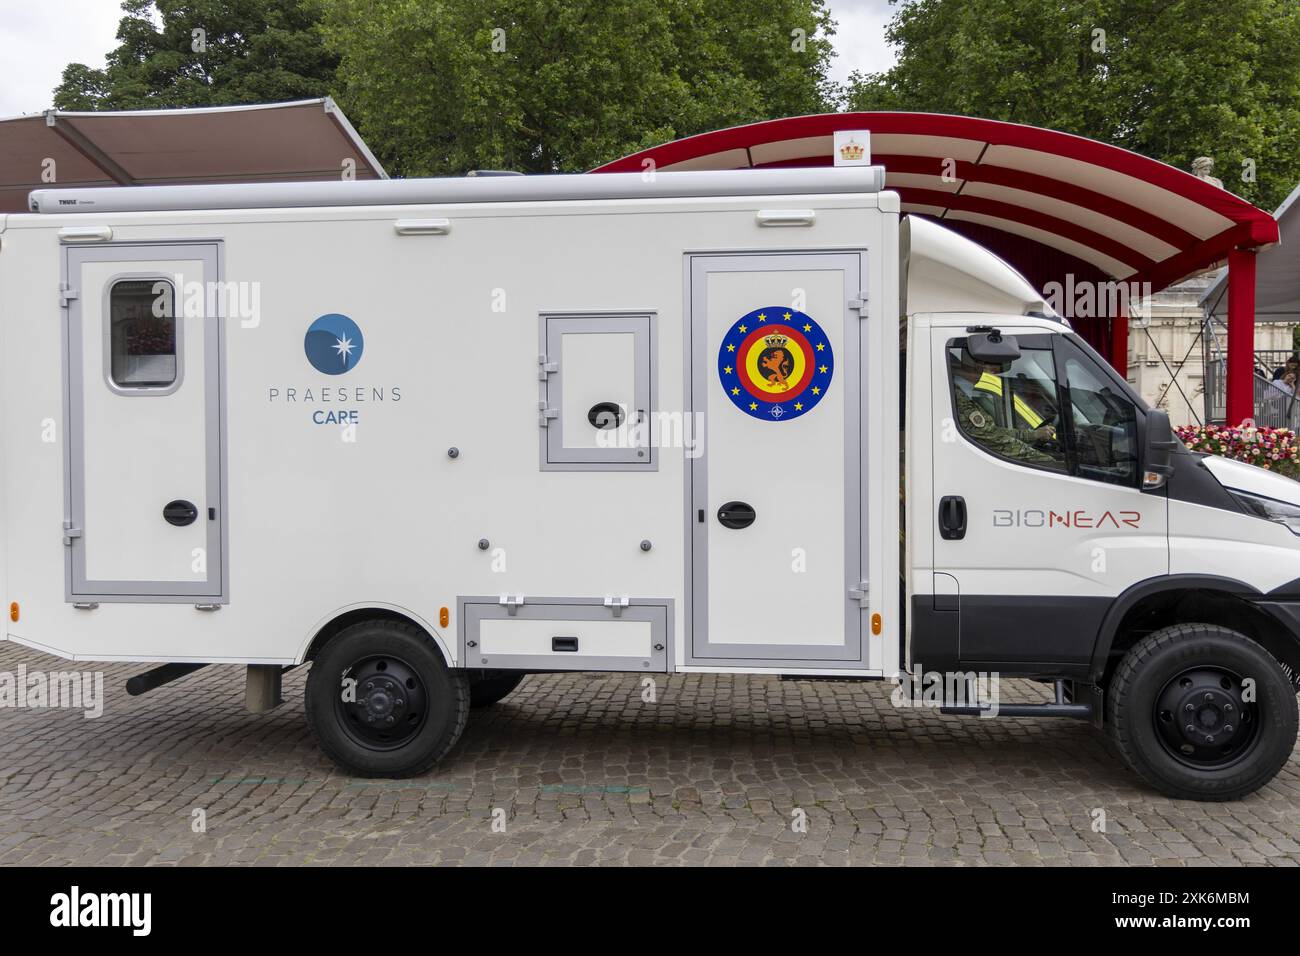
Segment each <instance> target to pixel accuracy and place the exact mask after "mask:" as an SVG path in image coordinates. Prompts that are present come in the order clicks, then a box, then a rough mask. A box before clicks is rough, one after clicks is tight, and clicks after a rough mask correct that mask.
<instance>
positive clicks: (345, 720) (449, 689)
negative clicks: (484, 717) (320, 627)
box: [306, 621, 469, 777]
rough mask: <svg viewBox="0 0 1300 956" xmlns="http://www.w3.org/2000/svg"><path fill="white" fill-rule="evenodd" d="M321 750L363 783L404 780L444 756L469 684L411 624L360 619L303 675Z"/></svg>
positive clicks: (456, 734)
mask: <svg viewBox="0 0 1300 956" xmlns="http://www.w3.org/2000/svg"><path fill="white" fill-rule="evenodd" d="M306 705H307V722H308V724H309V725H310V726H311V729H312V732H313V733H314V734H315V735H316V740H317V742H318V743H319V744H320V746H321V749H322V750H324V751H325V753H326V754H327V755H328V756H329V757H330V759H332V760H333V761H334V762H335V763H336V764H338V765H339V766H340V767H342V768H343V769H344V770H346V771H348V772H349V773H352V774H356V775H357V776H360V777H409V776H414V775H415V774H419V773H423V772H425V771H426V770H428V769H430V768H431V767H432V766H433V765H434V764H436V763H437V762H438V761H439V760H441V759H442V758H443V757H444V756H446V754H447V752H448V751H449V750H451V748H452V747H453V746H454V745H455V743H456V741H457V740H458V739H459V738H460V734H461V731H463V730H464V729H465V722H466V719H467V718H468V716H469V682H468V681H467V680H466V678H465V676H464V675H463V674H460V673H453V672H452V671H450V670H448V668H447V665H446V663H445V662H444V661H443V659H442V657H441V655H440V654H439V653H438V651H437V650H436V649H435V648H434V646H433V644H432V642H431V641H430V640H429V638H428V637H427V636H426V635H425V634H424V633H423V632H422V631H420V630H419V629H418V628H416V627H415V626H414V625H412V624H405V623H401V622H396V621H363V622H361V623H359V624H354V625H352V626H351V627H348V628H345V629H344V630H342V631H340V632H339V633H338V634H337V635H335V637H333V638H332V639H331V640H330V641H329V643H327V644H326V645H325V646H324V648H322V649H321V651H320V653H319V654H317V656H316V660H315V661H314V662H313V663H312V667H311V673H310V674H308V676H307V694H306Z"/></svg>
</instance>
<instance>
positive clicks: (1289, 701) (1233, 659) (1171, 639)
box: [1106, 624, 1297, 800]
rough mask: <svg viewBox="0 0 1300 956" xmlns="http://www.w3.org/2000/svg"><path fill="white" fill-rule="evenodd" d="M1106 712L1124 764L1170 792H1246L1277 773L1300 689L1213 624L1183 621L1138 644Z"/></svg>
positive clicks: (1222, 795) (1261, 652)
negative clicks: (1249, 683) (1250, 684)
mask: <svg viewBox="0 0 1300 956" xmlns="http://www.w3.org/2000/svg"><path fill="white" fill-rule="evenodd" d="M1247 679H1252V680H1253V681H1254V694H1253V697H1254V700H1253V701H1252V700H1251V699H1250V697H1251V695H1250V694H1248V693H1243V689H1242V688H1243V683H1244V682H1245V681H1246V680H1247ZM1106 711H1107V713H1106V717H1107V724H1108V730H1109V733H1110V737H1111V740H1112V742H1113V743H1114V745H1115V747H1116V749H1117V750H1118V751H1119V754H1120V756H1121V757H1122V758H1123V759H1124V761H1125V763H1127V764H1128V765H1129V767H1131V768H1132V769H1133V770H1134V771H1135V772H1136V773H1137V774H1138V775H1139V776H1141V777H1142V779H1144V780H1146V781H1147V782H1148V783H1149V784H1151V785H1152V786H1153V787H1155V788H1156V789H1158V790H1160V791H1161V792H1163V793H1166V794H1168V795H1169V796H1171V797H1179V798H1184V799H1189V800H1233V799H1236V798H1237V797H1241V796H1244V795H1246V794H1248V793H1251V792H1253V791H1255V790H1257V789H1259V788H1260V787H1262V786H1263V785H1264V784H1266V783H1268V782H1269V781H1270V780H1271V779H1273V776H1274V775H1275V774H1276V773H1277V772H1278V771H1279V770H1280V769H1281V768H1282V766H1283V765H1284V764H1285V763H1286V762H1287V760H1288V759H1289V758H1290V756H1291V751H1292V750H1293V749H1294V748H1295V744H1296V725H1297V716H1296V697H1295V689H1294V687H1293V686H1292V684H1291V681H1290V680H1289V679H1288V677H1287V675H1286V673H1285V672H1284V671H1283V669H1282V666H1281V665H1280V664H1279V663H1278V662H1277V660H1276V659H1275V658H1274V657H1273V656H1272V655H1271V654H1269V652H1268V651H1266V650H1265V649H1264V648H1263V647H1261V646H1260V645H1258V644H1256V643H1255V642H1254V641H1252V640H1250V639H1249V638H1247V637H1245V636H1243V635H1241V634H1238V633H1237V632H1236V631H1232V630H1229V629H1228V628H1226V627H1220V626H1218V625H1214V624H1176V625H1174V626H1173V627H1166V628H1164V629H1162V630H1159V631H1156V632H1155V633H1153V634H1149V635H1147V636H1146V637H1144V638H1143V639H1142V640H1140V641H1139V642H1138V643H1137V644H1135V645H1134V646H1133V647H1132V648H1131V649H1130V650H1129V652H1128V653H1127V654H1126V655H1125V656H1124V659H1123V660H1122V661H1121V662H1120V665H1119V667H1118V668H1117V669H1116V671H1115V675H1114V677H1113V678H1112V680H1111V682H1110V687H1109V689H1108V691H1107V701H1106ZM1234 715H1235V716H1234Z"/></svg>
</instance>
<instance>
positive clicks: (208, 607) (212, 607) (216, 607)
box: [194, 604, 221, 611]
mask: <svg viewBox="0 0 1300 956" xmlns="http://www.w3.org/2000/svg"><path fill="white" fill-rule="evenodd" d="M194 610H196V611H220V610H221V605H220V604H196V605H194Z"/></svg>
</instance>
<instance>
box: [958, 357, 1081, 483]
mask: <svg viewBox="0 0 1300 956" xmlns="http://www.w3.org/2000/svg"><path fill="white" fill-rule="evenodd" d="M948 371H949V377H950V380H951V383H952V396H953V405H954V411H955V413H956V418H955V420H956V422H957V427H958V429H960V430H961V432H962V434H963V435H965V436H966V437H967V438H969V439H970V440H971V441H973V442H975V444H977V445H979V446H980V447H982V448H984V449H985V450H986V451H989V452H991V453H992V454H994V455H997V456H998V457H999V458H1006V459H1009V460H1011V461H1014V462H1016V463H1018V464H1022V465H1028V466H1030V467H1032V468H1043V469H1046V470H1048V471H1058V472H1063V473H1066V472H1068V471H1069V461H1068V458H1067V455H1066V451H1065V447H1064V445H1063V444H1062V443H1061V441H1060V439H1059V436H1058V435H1057V431H1056V430H1057V426H1058V424H1059V422H1058V418H1059V416H1058V409H1059V407H1060V399H1059V397H1058V396H1059V391H1058V389H1057V387H1056V385H1057V383H1056V363H1055V358H1054V357H1053V354H1052V350H1051V349H1050V348H1027V347H1025V345H1024V344H1023V343H1022V345H1021V348H1020V358H1018V359H1016V360H1015V361H1014V362H1013V363H1011V364H1010V366H1008V367H1006V368H998V367H995V366H987V365H981V364H980V363H978V362H976V361H975V360H974V359H973V358H972V357H971V355H970V353H969V352H967V351H966V347H965V340H964V339H961V340H957V341H955V342H950V343H949V345H948Z"/></svg>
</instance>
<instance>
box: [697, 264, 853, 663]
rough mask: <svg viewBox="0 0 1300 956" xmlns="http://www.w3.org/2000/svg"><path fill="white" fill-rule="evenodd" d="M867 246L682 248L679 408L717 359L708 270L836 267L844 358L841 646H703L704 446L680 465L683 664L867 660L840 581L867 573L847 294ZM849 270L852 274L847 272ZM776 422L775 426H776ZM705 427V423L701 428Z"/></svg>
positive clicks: (704, 392)
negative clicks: (682, 385) (682, 389)
mask: <svg viewBox="0 0 1300 956" xmlns="http://www.w3.org/2000/svg"><path fill="white" fill-rule="evenodd" d="M867 254H868V252H867V250H866V249H865V248H864V249H825V250H823V249H818V250H796V249H791V250H756V251H735V252H698V253H687V254H686V257H685V282H684V285H685V306H684V317H685V334H684V335H683V336H682V338H683V340H684V348H685V350H686V355H685V368H686V371H687V374H686V376H685V379H686V396H685V401H686V409H687V413H688V414H695V413H698V414H701V415H704V414H707V410H708V396H709V391H708V390H709V389H710V388H711V387H717V383H715V382H711V381H710V371H711V370H712V368H713V367H714V365H715V364H716V363H715V362H714V361H713V360H712V357H711V356H710V355H709V354H708V335H707V332H708V313H707V307H708V299H707V291H708V277H709V274H710V273H713V272H782V271H793V270H804V271H835V272H842V273H843V275H844V301H843V322H844V325H843V328H844V347H843V352H844V356H845V359H844V360H843V361H837V365H838V366H839V368H837V371H840V369H842V372H841V374H840V377H839V382H840V385H841V387H843V388H844V389H845V395H844V432H845V434H844V464H843V468H844V476H845V480H844V496H845V501H844V508H845V510H844V524H845V527H844V553H845V561H844V565H845V567H844V574H845V580H844V582H843V585H844V589H843V594H844V601H845V611H844V634H845V641H844V646H843V647H842V648H838V649H837V648H835V647H834V646H833V645H826V644H823V645H799V644H730V643H728V644H711V643H710V642H709V639H708V620H709V615H708V595H709V587H708V530H709V528H710V527H711V523H710V522H709V521H707V520H706V521H705V522H703V523H701V522H699V521H697V520H696V514H697V513H698V511H699V510H700V509H704V512H705V515H706V516H707V515H709V514H710V506H709V505H710V503H709V501H708V445H707V443H705V445H704V450H703V453H702V454H700V455H699V456H698V457H695V458H692V459H690V460H688V462H687V467H686V468H685V473H686V503H687V510H686V606H687V611H686V619H687V622H688V626H689V628H690V631H691V634H690V638H689V640H687V641H686V642H685V651H686V663H687V664H702V665H711V666H717V665H719V664H728V665H735V666H753V667H779V666H783V665H794V666H799V667H805V666H808V665H814V664H815V665H817V666H818V667H823V668H828V669H861V668H863V667H865V666H866V655H867V651H868V643H867V641H866V640H865V639H864V637H865V627H866V617H867V611H866V609H865V608H864V607H862V606H860V604H859V603H858V602H857V601H855V600H852V599H850V597H849V589H850V588H857V587H858V586H859V584H860V583H861V582H863V581H865V580H866V571H867V560H866V553H865V551H866V546H867V541H868V538H867V515H866V513H865V511H864V509H863V507H862V499H863V490H864V489H863V482H864V481H865V476H866V475H868V474H869V472H868V470H867V464H868V462H867V443H866V441H865V440H864V437H863V429H864V428H865V427H866V422H867V421H868V420H869V419H868V417H867V392H866V388H865V382H866V368H867V365H866V355H865V349H866V336H865V335H863V334H862V325H863V324H864V323H865V321H867V319H866V318H865V313H862V315H863V316H864V317H862V318H860V317H859V314H858V313H855V312H854V310H853V309H852V307H851V306H850V300H851V299H855V298H858V297H859V296H860V295H861V296H865V292H866V288H867V286H866V281H867V278H866V277H867ZM855 276H856V280H855V278H854V277H855ZM775 427H780V426H775ZM711 428H712V425H711V424H706V432H707V431H708V430H711Z"/></svg>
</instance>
